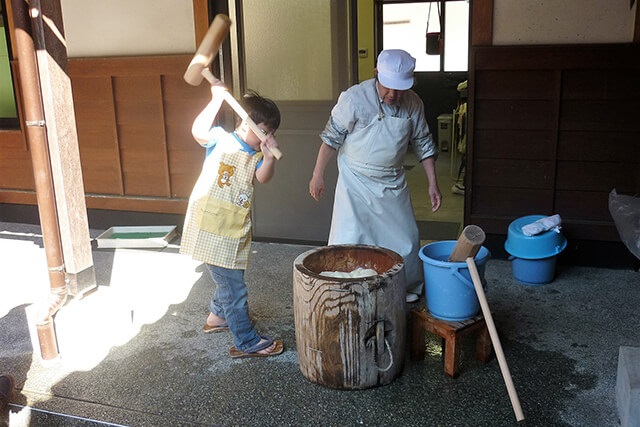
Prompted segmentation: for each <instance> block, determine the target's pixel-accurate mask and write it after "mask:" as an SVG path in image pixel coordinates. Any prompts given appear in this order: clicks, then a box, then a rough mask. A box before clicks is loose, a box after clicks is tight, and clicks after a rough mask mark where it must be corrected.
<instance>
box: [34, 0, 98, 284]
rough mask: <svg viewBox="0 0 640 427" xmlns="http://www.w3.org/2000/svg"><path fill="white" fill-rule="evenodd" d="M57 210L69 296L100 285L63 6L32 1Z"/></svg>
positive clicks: (51, 2) (54, 0)
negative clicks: (63, 21)
mask: <svg viewBox="0 0 640 427" xmlns="http://www.w3.org/2000/svg"><path fill="white" fill-rule="evenodd" d="M29 5H30V11H31V28H32V34H33V39H34V44H35V48H36V59H37V63H38V75H39V77H40V87H41V93H42V104H43V107H44V116H45V123H46V129H47V140H48V144H49V156H50V160H51V170H52V173H53V182H54V188H55V196H56V209H57V213H58V223H59V229H60V237H61V240H62V250H63V254H64V263H65V268H66V273H67V279H68V280H69V287H70V293H71V294H72V295H78V294H81V293H84V292H86V291H87V290H89V289H93V288H94V287H95V285H96V279H95V271H94V267H93V257H92V255H91V238H90V236H89V224H88V219H87V208H86V204H85V199H84V187H83V182H82V169H81V167H80V152H79V148H78V134H77V130H76V122H75V111H74V109H73V96H72V92H71V79H70V78H69V75H68V73H67V48H66V42H65V39H64V28H63V23H62V7H61V5H60V0H50V1H46V2H42V4H41V3H40V0H29Z"/></svg>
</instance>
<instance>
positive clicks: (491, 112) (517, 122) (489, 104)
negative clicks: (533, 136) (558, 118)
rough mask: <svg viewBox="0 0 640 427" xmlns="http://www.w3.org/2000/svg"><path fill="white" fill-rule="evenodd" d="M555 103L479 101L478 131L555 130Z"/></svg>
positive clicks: (476, 124) (477, 112)
mask: <svg viewBox="0 0 640 427" xmlns="http://www.w3.org/2000/svg"><path fill="white" fill-rule="evenodd" d="M553 105H554V104H553V101H540V100H524V101H522V100H521V101H518V100H478V101H476V109H475V123H474V124H475V128H476V129H534V130H535V129H537V130H540V129H545V130H550V129H553V128H554V122H553V119H554V110H553Z"/></svg>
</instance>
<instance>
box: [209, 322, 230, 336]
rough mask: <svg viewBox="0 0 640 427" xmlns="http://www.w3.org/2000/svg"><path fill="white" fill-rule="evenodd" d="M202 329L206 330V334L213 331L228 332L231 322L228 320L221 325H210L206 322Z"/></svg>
mask: <svg viewBox="0 0 640 427" xmlns="http://www.w3.org/2000/svg"><path fill="white" fill-rule="evenodd" d="M202 330H203V331H204V333H205V334H210V333H213V332H226V331H228V330H229V324H228V323H227V322H224V323H221V324H220V325H213V326H211V325H208V324H207V323H205V324H204V326H203V327H202Z"/></svg>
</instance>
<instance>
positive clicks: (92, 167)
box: [71, 77, 124, 195]
mask: <svg viewBox="0 0 640 427" xmlns="http://www.w3.org/2000/svg"><path fill="white" fill-rule="evenodd" d="M71 88H72V91H73V104H74V110H75V115H76V128H77V131H78V144H79V151H80V162H81V163H82V178H83V181H84V190H85V193H97V194H117V195H123V194H124V187H123V183H122V167H121V164H120V152H119V147H118V133H117V129H116V126H115V117H116V116H115V108H114V100H113V86H112V85H111V78H109V77H78V78H75V79H72V81H71Z"/></svg>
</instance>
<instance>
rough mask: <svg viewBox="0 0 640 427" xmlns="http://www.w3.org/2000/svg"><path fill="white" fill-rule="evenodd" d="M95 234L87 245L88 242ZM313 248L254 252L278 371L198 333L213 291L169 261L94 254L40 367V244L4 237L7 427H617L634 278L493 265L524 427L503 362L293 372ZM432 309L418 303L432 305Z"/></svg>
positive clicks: (257, 317)
mask: <svg viewBox="0 0 640 427" xmlns="http://www.w3.org/2000/svg"><path fill="white" fill-rule="evenodd" d="M97 233H99V232H92V237H95V236H96V235H97ZM308 249H311V247H309V246H303V245H288V244H272V243H254V244H253V246H252V250H253V254H252V261H251V266H250V268H249V269H248V270H247V273H246V278H247V283H248V286H249V298H250V300H249V305H250V312H251V316H252V318H253V320H254V322H255V324H256V327H257V329H258V330H259V331H260V332H261V333H264V334H268V335H271V336H273V337H275V338H279V339H283V340H284V342H285V352H284V353H283V354H282V355H280V356H278V357H273V358H266V359H246V360H232V359H230V358H229V356H228V355H227V352H228V349H229V347H230V346H231V345H232V339H231V336H230V335H229V334H225V333H222V334H211V335H206V334H204V333H202V332H201V327H202V324H203V322H204V320H205V317H206V315H207V303H208V300H209V298H210V296H211V294H212V292H213V289H214V284H213V282H212V281H211V279H210V277H208V275H207V274H206V272H205V270H204V269H203V268H202V266H201V265H199V264H197V263H194V262H192V261H191V260H189V259H186V258H185V257H183V256H181V255H179V254H177V245H176V244H175V242H174V244H171V245H169V246H168V247H167V248H165V249H162V250H160V249H147V250H141V249H117V250H115V249H99V248H96V249H94V252H93V256H94V262H95V267H96V277H97V280H98V284H99V285H100V286H99V288H98V290H97V291H96V292H94V293H93V294H90V295H88V296H86V297H85V298H83V299H81V300H73V301H70V302H69V303H67V305H66V306H65V307H63V308H62V309H61V310H60V312H59V313H58V314H57V315H56V328H57V332H58V341H59V346H60V352H61V356H60V358H59V359H56V360H54V361H46V362H45V361H43V360H41V358H40V356H39V349H38V345H37V340H36V344H35V346H34V344H33V342H34V341H33V338H32V335H33V333H32V332H31V331H30V329H33V327H32V325H31V323H32V322H30V321H29V316H31V314H30V313H32V311H33V303H35V302H37V301H38V300H39V299H40V298H41V297H42V296H43V295H46V292H47V286H48V282H47V275H46V268H45V267H46V263H45V258H44V251H43V249H42V241H41V238H40V236H39V229H38V228H37V227H34V226H28V225H21V224H8V223H0V259H1V260H2V268H1V269H0V295H1V297H0V345H1V347H0V371H2V372H10V373H12V374H13V375H14V376H15V378H16V381H17V390H16V393H15V394H14V396H13V398H12V400H11V404H10V405H9V410H8V413H5V414H3V417H4V419H5V420H8V421H9V425H10V426H12V427H13V426H45V425H46V426H57V425H60V426H62V425H64V426H104V425H109V426H110V425H126V426H169V425H170V426H195V425H207V426H240V425H242V426H356V425H358V426H359V425H364V426H465V427H466V426H492V427H493V426H512V425H529V426H598V427H606V426H618V425H619V421H618V415H617V409H616V395H615V385H616V370H617V364H618V354H619V348H620V346H632V347H638V346H640V316H638V307H639V306H640V273H638V272H636V271H632V270H609V269H596V268H589V267H571V266H564V265H559V266H558V269H557V277H556V279H555V280H554V281H553V282H552V283H549V284H547V285H543V286H538V287H531V286H525V285H521V284H518V283H517V282H515V280H514V279H513V277H512V272H511V265H510V262H509V261H502V260H497V259H491V260H490V261H488V262H487V264H486V272H485V279H486V281H487V298H488V300H489V305H490V307H491V310H492V313H493V319H494V320H495V323H496V326H497V330H498V333H499V335H500V339H501V343H502V348H503V350H504V353H505V357H506V360H507V362H508V366H509V368H510V372H511V375H512V378H513V382H514V385H515V388H516V390H517V394H518V398H519V400H520V402H521V405H522V409H523V411H524V415H525V420H524V421H523V422H521V423H517V422H516V419H515V416H514V412H513V410H512V406H511V404H510V401H509V396H508V394H507V390H506V387H505V383H504V380H503V377H502V375H501V373H500V368H499V365H498V362H497V360H496V359H495V357H494V358H492V359H491V361H490V362H488V363H486V364H481V363H479V362H477V361H476V360H475V358H474V348H473V342H472V340H467V341H465V345H464V346H463V354H462V362H461V363H462V366H461V374H460V376H459V377H458V378H456V379H452V378H450V377H447V376H446V375H444V373H443V363H442V355H441V347H440V344H441V342H440V339H439V338H436V337H433V336H428V339H427V344H426V346H427V349H426V350H427V354H426V356H425V358H424V360H420V361H411V360H409V358H408V355H409V353H408V352H406V356H407V357H406V359H405V363H404V369H403V371H402V373H401V374H400V375H399V376H398V377H397V378H396V379H395V380H394V381H393V382H391V383H390V384H388V385H384V386H380V387H373V388H368V389H364V390H336V389H332V388H328V387H325V386H321V385H318V384H316V383H313V382H311V381H309V380H307V379H306V378H305V377H304V376H303V375H302V374H301V372H300V369H299V367H298V356H297V352H296V346H295V345H296V343H295V326H294V307H293V297H292V289H293V282H292V280H293V279H292V272H293V261H294V259H295V258H296V257H297V256H298V255H299V254H301V253H303V252H305V251H306V250H308ZM423 304H424V301H420V302H418V303H416V306H420V305H423Z"/></svg>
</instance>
